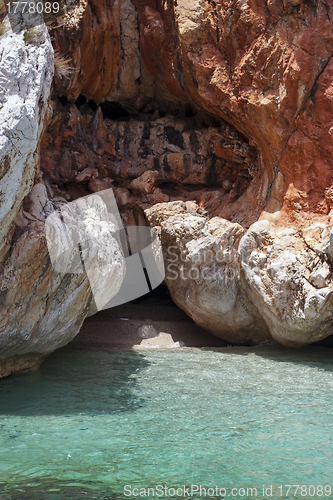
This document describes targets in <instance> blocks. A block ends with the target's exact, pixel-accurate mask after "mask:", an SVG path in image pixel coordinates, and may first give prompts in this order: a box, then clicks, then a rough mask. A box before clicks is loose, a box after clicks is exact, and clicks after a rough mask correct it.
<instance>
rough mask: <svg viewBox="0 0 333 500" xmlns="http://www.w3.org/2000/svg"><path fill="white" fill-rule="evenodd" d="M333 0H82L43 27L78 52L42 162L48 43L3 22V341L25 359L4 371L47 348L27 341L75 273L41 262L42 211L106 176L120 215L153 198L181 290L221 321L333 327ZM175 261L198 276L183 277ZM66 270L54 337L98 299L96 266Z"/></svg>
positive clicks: (214, 322) (136, 211) (299, 336)
mask: <svg viewBox="0 0 333 500" xmlns="http://www.w3.org/2000/svg"><path fill="white" fill-rule="evenodd" d="M332 7H333V2H332V0H318V1H316V2H315V1H313V0H309V1H307V2H305V1H304V2H303V1H296V2H294V1H284V2H280V1H275V0H269V1H266V0H258V1H256V2H253V1H252V0H245V1H243V2H238V3H235V2H230V1H229V0H217V1H211V0H195V1H188V0H177V2H176V1H175V0H166V1H163V2H159V1H155V0H132V1H131V0H126V1H122V2H118V1H113V0H112V1H111V2H107V1H106V0H78V1H77V6H76V8H75V9H73V10H72V11H71V12H70V13H69V14H68V16H67V17H66V18H65V19H61V20H58V21H54V22H52V23H51V25H50V26H49V29H50V32H51V35H52V37H53V39H54V45H55V48H56V50H57V51H58V53H60V55H61V54H62V55H63V56H65V57H67V58H68V60H69V65H70V68H69V69H68V71H64V72H61V71H58V73H57V75H56V78H55V92H56V93H57V94H58V96H59V99H60V101H61V102H62V104H63V105H62V104H60V103H59V99H58V97H57V96H56V95H53V109H52V116H51V113H50V116H51V121H50V123H49V124H48V126H47V130H46V132H45V133H44V134H43V140H42V142H41V144H40V151H41V161H40V171H39V172H38V173H37V170H38V167H37V155H36V153H35V151H36V147H37V144H38V138H39V135H40V133H41V130H42V128H43V126H44V125H45V126H46V120H45V112H46V101H47V99H48V93H49V87H50V78H51V73H50V71H48V70H47V68H49V57H51V47H50V43H49V41H48V39H46V40H45V41H42V40H40V41H39V42H38V43H32V44H27V43H26V42H24V40H23V38H22V37H21V38H19V36H18V35H15V36H14V35H12V34H6V35H4V36H3V37H0V43H1V44H2V45H4V52H3V54H4V56H3V68H4V71H3V72H2V73H1V74H0V84H1V86H2V92H1V99H3V101H1V103H2V105H3V106H2V108H1V109H0V113H2V114H3V123H6V126H5V127H4V128H3V133H2V137H3V141H2V142H1V143H0V146H1V144H2V146H1V148H2V150H1V151H3V153H1V155H2V156H1V170H0V177H1V178H2V180H1V183H2V194H3V197H2V199H1V200H0V201H1V205H0V215H1V222H2V225H1V231H2V233H1V234H2V237H3V238H2V243H1V245H2V253H1V254H0V257H1V261H2V262H3V267H2V269H3V270H4V271H3V272H5V273H7V274H4V275H3V279H2V285H1V286H2V295H1V297H2V298H1V300H3V303H4V309H3V311H4V312H3V313H1V314H3V316H2V318H3V319H2V323H1V325H2V326H1V327H0V328H3V330H0V331H1V332H2V331H5V330H6V328H7V327H8V330H6V331H8V332H12V341H8V342H9V343H8V346H7V348H8V349H9V351H8V354H6V356H7V355H8V356H11V358H10V359H12V360H15V361H6V365H5V362H4V361H3V362H2V366H3V367H4V366H6V368H3V373H10V371H11V370H15V369H16V368H17V369H19V367H20V369H21V368H22V366H23V367H28V366H36V365H37V364H38V362H39V361H38V360H39V359H41V358H42V354H40V355H35V351H33V352H32V351H30V352H29V353H28V352H27V351H26V350H24V345H27V346H28V345H30V344H29V342H30V341H31V339H30V337H29V335H32V334H31V332H34V333H33V335H34V336H35V337H36V339H37V338H38V337H39V335H41V331H42V330H40V329H39V328H40V326H39V325H42V324H43V321H44V322H47V321H51V320H50V318H51V317H53V318H55V315H53V316H52V314H53V313H51V311H52V307H53V306H52V304H53V305H54V307H55V305H56V304H59V303H60V299H59V296H60V295H61V293H60V291H61V290H64V289H63V288H62V286H63V285H62V283H63V281H60V282H59V280H58V277H56V276H55V275H54V274H52V273H53V272H54V271H51V270H50V269H49V268H48V267H47V254H46V247H45V240H44V236H43V234H42V233H43V227H44V226H43V225H44V220H45V217H46V216H47V215H48V214H49V213H51V212H52V210H53V209H54V207H55V206H58V205H59V204H62V203H66V202H71V201H73V200H77V199H79V198H80V197H84V196H86V195H88V194H91V193H98V192H99V191H102V190H105V189H113V190H114V193H115V195H116V198H117V201H118V204H119V206H120V208H121V212H122V217H123V220H124V221H125V222H126V223H128V224H130V225H133V224H145V223H146V220H145V217H144V215H143V210H146V214H147V215H146V217H147V219H148V220H149V222H150V224H151V225H152V226H154V227H156V228H157V230H158V231H160V234H161V238H162V242H163V245H164V253H165V258H166V259H167V258H168V257H170V255H169V254H168V248H169V246H170V245H171V246H175V247H176V249H175V255H176V257H177V266H178V267H177V269H176V270H177V273H178V278H177V280H172V279H171V277H170V275H167V283H168V286H169V288H170V290H171V293H172V295H173V297H174V300H175V301H176V302H177V304H178V305H179V306H180V307H182V308H183V309H184V310H186V312H187V313H188V314H189V315H191V316H192V317H193V318H194V319H195V321H196V322H198V323H199V324H200V325H203V326H204V327H206V328H207V329H208V330H209V331H211V332H213V333H214V334H215V335H217V336H220V337H223V338H225V339H227V340H228V341H229V342H231V343H236V342H240V343H258V342H261V341H262V340H265V339H266V340H267V339H271V338H273V339H275V340H276V341H278V342H280V343H283V344H286V345H303V344H306V343H311V342H314V341H316V340H319V339H321V338H324V337H326V336H327V335H330V334H331V333H333V332H332V328H331V323H332V322H331V316H332V313H331V311H332V304H331V302H332V299H331V286H332V285H331V276H332V274H331V271H332V265H333V237H332V220H331V209H332V207H333V191H332V182H333V180H332V173H333V163H332V162H333V160H332V154H331V153H332V144H333V142H332V140H333V139H332V138H333V134H332V124H333V106H332V99H333V97H332V96H333V93H332V88H331V87H332V71H333V63H332V55H333V25H332V22H333V21H332V20H331V18H332V15H331V12H332ZM13 37H14V38H13ZM7 38H8V40H9V38H11V41H12V42H13V43H11V45H10V46H9V45H8V44H7V42H6V40H7ZM6 51H7V52H6ZM6 54H7V56H8V57H7V56H6ZM0 66H1V64H0ZM51 66H52V64H51ZM37 67H38V71H36V68H37ZM32 81H33V82H34V84H33V85H31V86H29V85H27V82H32ZM23 101H25V103H26V108H24V107H23ZM38 105H39V108H38ZM23 109H24V110H25V111H24V113H26V115H24V114H23V116H22V111H20V110H23ZM16 110H18V112H16ZM8 131H9V133H8ZM11 131H13V133H12V132H11ZM26 137H29V140H28V141H27V140H26ZM11 141H12V142H11ZM18 150H19V151H20V152H21V153H22V155H21V156H20V155H19V154H16V151H18ZM37 151H38V149H37ZM35 174H36V175H35ZM33 184H34V188H33V190H32V191H31V193H30V194H29V196H28V197H27V198H26V199H25V201H24V204H23V210H22V211H20V209H21V205H22V202H23V198H24V197H25V196H26V195H28V193H29V191H30V190H31V188H32V186H33ZM14 219H15V225H13V224H12V223H13V221H14ZM258 221H259V222H258ZM205 250H207V252H206V254H207V256H208V257H207V259H208V263H207V265H206V263H205V262H202V260H200V259H201V258H202V254H205ZM37 255H39V256H42V258H40V259H39V260H36V262H34V261H33V259H37ZM217 256H221V259H222V260H221V261H219V260H218V259H217ZM182 257H183V259H184V261H182ZM173 258H175V256H173ZM13 259H14V261H15V263H16V264H17V266H16V267H15V269H14V267H11V266H13ZM31 259H32V260H31ZM178 260H179V263H178ZM45 266H46V267H45ZM182 268H183V270H184V272H186V273H189V272H190V271H191V272H192V274H193V279H192V280H191V282H190V281H189V280H187V281H186V280H184V279H183V278H179V275H180V271H181V269H182ZM22 269H24V271H22ZM28 270H29V273H30V274H29V279H27V272H28ZM173 270H174V271H175V268H173ZM206 271H207V275H206V274H204V275H203V276H202V275H201V273H202V272H204V273H205V272H206ZM216 271H218V272H217V273H216ZM197 273H199V275H198V276H197ZM228 273H229V278H230V277H231V276H232V277H233V278H232V279H229V278H228V279H226V276H228ZM120 274H121V273H120ZM220 274H222V275H223V277H222V278H220ZM207 276H208V279H206V277H207ZM80 279H81V281H80ZM57 280H58V281H57ZM64 280H65V278H64ZM66 280H69V281H68V283H67V281H66V283H67V285H66V287H65V289H66V291H67V292H68V295H66V297H67V299H66V300H67V302H66V307H65V309H64V315H63V316H61V314H60V316H59V321H60V323H59V324H61V325H63V324H65V323H66V322H68V324H69V329H68V331H67V330H66V328H65V327H63V326H61V328H62V330H61V331H62V334H61V335H63V337H61V340H60V341H59V345H62V342H65V338H67V336H69V335H70V333H69V331H71V335H72V334H74V332H75V331H78V329H79V326H80V324H81V322H82V320H83V318H84V316H85V315H86V314H87V312H88V310H89V309H90V305H91V304H90V302H91V291H90V292H89V290H88V288H87V282H86V280H85V278H84V277H83V276H81V278H80V277H79V276H78V275H76V276H75V277H72V278H69V277H68V276H67V277H66ZM22 283H23V285H25V286H26V288H25V287H24V286H23V285H22ZM28 283H30V288H29V286H28ZM31 283H39V284H41V286H40V287H39V286H37V285H36V287H34V288H33V290H31ZM7 285H8V286H7ZM9 286H11V287H12V288H13V290H14V289H16V292H14V291H12V292H11V293H12V295H8V297H10V300H11V302H8V301H7V300H9V299H7V294H9V292H8V290H9ZM15 287H16V288H15ZM57 290H58V291H59V294H60V295H57V293H58V292H57ZM23 291H24V292H25V295H24V293H23ZM21 292H22V294H21V295H20V293H21ZM15 293H17V297H20V300H17V299H16V298H15V297H16V295H15ZM63 293H64V292H63ZM101 293H102V292H101ZM89 294H90V296H89V297H88V295H89ZM23 296H25V297H26V298H25V301H24V302H23V305H22V304H21V302H20V301H22V300H23ZM50 297H53V298H52V299H50ZM57 297H58V298H57ZM6 301H7V302H6ZM29 301H32V302H31V303H32V304H33V307H32V312H31V316H29V314H30V313H29V312H28V311H27V310H26V309H25V310H24V307H25V304H28V303H29ZM76 301H77V302H76ZM79 302H80V304H81V305H80V307H78V309H77V310H76V312H75V313H74V312H73V311H74V310H75V307H76V304H77V303H79ZM18 304H21V305H18ZM43 304H44V305H43ZM45 304H46V305H45ZM71 304H72V307H71ZM89 304H90V305H89ZM43 308H44V309H43ZM54 310H55V309H54ZM15 311H16V312H15ZM47 311H50V313H49V316H48V312H47ZM66 311H67V312H66ZM20 315H21V316H20ZM68 315H70V318H69V317H68ZM24 318H26V319H24ZM28 318H29V320H28ZM36 318H38V321H37V320H36ZM44 318H45V319H44ZM47 318H49V319H47ZM36 321H37V322H36ZM20 322H21V323H20ZM18 324H20V325H21V326H20V328H18V327H16V326H15V325H18ZM54 325H55V323H54ZM70 325H72V326H70ZM15 328H16V329H15ZM52 328H53V330H52ZM50 331H53V332H55V326H52V327H50ZM19 332H25V333H24V334H22V335H23V336H21V337H20V335H21V333H19ZM29 332H30V333H29ZM66 332H67V333H66ZM1 335H2V333H1ZM41 337H42V335H41ZM8 338H9V337H8ZM15 339H16V340H15ZM11 342H12V346H11V345H10V343H11ZM15 345H16V346H18V345H19V346H20V347H19V350H17V351H15V349H16V347H15ZM32 345H35V344H33V343H31V346H32ZM36 345H37V344H36ZM54 347H55V344H52V349H53V348H54ZM10 349H13V350H12V351H11V350H10ZM29 349H30V347H29ZM38 352H39V351H38ZM45 352H46V351H43V353H45ZM17 353H19V354H17ZM43 355H44V354H43ZM15 356H16V357H15ZM18 356H19V357H18ZM29 356H30V358H29ZM28 359H30V361H27V360H28ZM36 360H37V361H36ZM11 363H12V364H11ZM29 363H30V365H29ZM10 366H12V368H10ZM15 367H16V368H15Z"/></svg>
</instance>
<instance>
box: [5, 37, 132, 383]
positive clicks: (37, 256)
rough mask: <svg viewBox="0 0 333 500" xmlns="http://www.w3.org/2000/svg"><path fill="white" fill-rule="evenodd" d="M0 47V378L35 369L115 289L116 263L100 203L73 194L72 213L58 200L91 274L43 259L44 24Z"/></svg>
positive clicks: (48, 71) (46, 210)
mask: <svg viewBox="0 0 333 500" xmlns="http://www.w3.org/2000/svg"><path fill="white" fill-rule="evenodd" d="M0 47H1V55H2V59H1V61H0V83H1V86H2V87H1V108H0V117H2V119H1V124H0V140H1V143H0V146H1V149H0V166H1V169H0V172H1V176H2V178H1V200H0V201H1V205H0V215H1V235H2V238H1V245H2V246H1V251H2V262H1V271H0V305H1V309H0V377H4V376H7V375H9V374H11V373H15V372H18V371H25V370H27V369H34V368H38V366H39V365H40V363H41V362H42V361H43V359H44V358H45V357H46V356H47V355H48V354H50V353H51V352H53V351H54V350H55V349H56V348H58V347H60V346H63V345H65V344H67V343H68V342H69V341H70V340H71V339H72V338H73V337H74V336H75V335H76V334H77V333H78V331H79V329H80V327H81V325H82V323H83V320H84V319H85V317H86V316H87V315H88V314H89V313H90V311H91V310H94V304H95V302H103V301H104V302H105V303H106V302H108V300H110V298H112V297H113V295H115V294H116V293H117V291H118V289H119V288H120V286H121V283H122V279H123V276H124V262H123V256H122V253H121V251H120V248H119V245H118V242H117V240H116V238H115V236H114V235H113V233H112V231H111V230H110V227H109V225H108V226H107V227H106V226H105V225H106V224H110V223H108V222H106V221H105V220H106V215H105V206H103V203H101V202H100V201H98V200H99V198H98V200H97V201H94V199H91V198H89V200H88V201H84V200H80V203H81V210H80V214H79V217H78V214H77V213H75V211H74V212H73V213H72V212H70V205H66V210H67V212H68V214H67V215H68V216H67V219H66V224H67V228H72V229H73V230H75V231H76V233H78V232H79V233H80V234H79V239H80V242H81V241H82V243H83V245H84V249H85V251H86V252H87V251H88V253H89V259H88V260H89V262H88V264H91V265H90V267H91V268H92V269H93V273H92V274H93V275H91V276H87V273H88V274H89V272H88V271H89V265H88V266H87V270H86V272H73V271H72V272H67V271H68V270H67V269H65V268H61V269H59V268H58V269H55V267H54V266H52V265H51V262H50V254H49V248H48V245H47V241H46V237H45V221H46V219H47V217H50V216H52V213H54V210H55V209H56V208H59V205H57V200H53V201H51V200H50V199H49V196H48V193H47V191H46V188H45V185H44V184H43V182H42V180H41V176H40V174H38V151H37V147H38V146H39V140H40V136H41V132H42V129H43V127H44V119H45V115H46V112H47V106H48V100H49V93H50V87H51V83H52V77H53V50H52V46H51V42H50V39H49V36H48V34H47V30H46V28H40V31H39V37H38V40H37V41H36V40H34V41H33V42H27V41H25V40H24V33H23V32H22V33H20V34H13V33H11V32H10V31H8V33H6V34H5V35H3V36H2V37H0ZM34 181H35V185H33V184H34ZM32 186H33V187H32ZM31 188H32V189H31ZM29 191H30V193H29ZM28 193H29V194H28ZM26 195H28V196H26ZM92 198H94V197H92ZM63 201H65V200H63ZM58 203H61V200H58ZM96 238H97V239H98V240H100V241H99V244H98V245H97V244H96ZM85 240H86V241H85ZM100 244H102V246H101V247H100V246H99V245H100ZM105 254H107V255H105ZM67 261H69V262H70V261H71V256H70V255H67ZM110 281H111V284H112V286H110ZM104 295H106V297H105V296H104Z"/></svg>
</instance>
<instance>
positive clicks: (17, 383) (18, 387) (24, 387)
mask: <svg viewBox="0 0 333 500" xmlns="http://www.w3.org/2000/svg"><path fill="white" fill-rule="evenodd" d="M148 365H149V362H148V361H147V360H146V359H145V358H144V356H143V355H141V354H140V353H139V352H137V351H130V350H128V351H97V350H96V351H95V350H66V349H63V350H59V351H56V352H55V353H53V354H52V355H51V356H50V357H49V358H47V359H46V361H45V362H44V363H43V364H42V366H41V368H40V369H39V370H38V371H35V372H31V373H28V374H24V375H16V376H13V377H10V378H8V379H3V380H0V417H1V415H20V416H33V415H62V416H66V415H68V416H70V415H73V414H81V413H82V414H88V415H90V416H93V415H95V414H96V415H98V414H100V413H122V412H133V411H135V410H136V409H138V408H139V407H141V406H142V405H143V404H144V400H143V399H142V398H141V397H140V396H139V390H138V388H137V381H136V375H137V374H138V372H140V371H141V370H144V369H145V368H147V367H148ZM135 392H136V393H135Z"/></svg>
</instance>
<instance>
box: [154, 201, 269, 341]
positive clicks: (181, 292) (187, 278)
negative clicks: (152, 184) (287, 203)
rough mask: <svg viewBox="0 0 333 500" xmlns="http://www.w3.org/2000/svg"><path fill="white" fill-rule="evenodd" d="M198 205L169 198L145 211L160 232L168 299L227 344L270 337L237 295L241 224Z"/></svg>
mask: <svg viewBox="0 0 333 500" xmlns="http://www.w3.org/2000/svg"><path fill="white" fill-rule="evenodd" d="M197 209H198V207H197V206H196V205H195V204H194V203H184V202H174V203H162V204H158V205H155V206H154V207H152V208H151V209H149V210H146V216H147V218H148V221H149V222H150V224H151V225H152V226H153V227H157V228H158V230H159V233H160V237H161V242H162V248H163V257H164V266H165V281H166V284H167V285H168V288H169V290H170V293H171V296H172V298H173V300H174V301H175V302H176V304H177V305H178V306H179V307H181V308H182V309H183V310H184V311H185V312H186V313H187V314H188V315H189V316H191V318H193V320H194V321H195V322H196V323H197V324H198V325H200V326H201V327H202V328H204V329H205V330H207V331H209V332H210V333H212V334H213V335H216V336H217V337H220V338H222V339H224V340H226V341H228V342H230V343H238V344H252V343H253V344H257V343H260V342H262V341H264V340H267V339H270V338H271V336H270V334H269V331H268V328H267V326H266V325H265V322H264V321H263V320H262V317H260V315H259V314H258V313H257V311H256V309H255V307H253V305H252V304H251V303H250V302H249V301H247V299H246V297H244V296H243V295H242V289H241V280H240V270H241V269H240V262H239V258H238V252H237V250H238V246H239V242H240V240H241V238H242V236H243V235H244V233H245V231H244V229H243V228H242V226H240V225H239V224H234V223H231V222H228V221H226V220H224V219H221V218H219V217H215V218H212V219H210V220H209V219H207V218H205V217H203V216H200V214H199V213H198V211H197Z"/></svg>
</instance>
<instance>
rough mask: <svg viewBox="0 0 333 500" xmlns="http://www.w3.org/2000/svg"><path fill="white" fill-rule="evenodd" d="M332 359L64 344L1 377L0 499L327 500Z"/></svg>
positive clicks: (305, 352)
mask: <svg viewBox="0 0 333 500" xmlns="http://www.w3.org/2000/svg"><path fill="white" fill-rule="evenodd" d="M332 354H333V351H332V350H329V349H323V348H315V347H312V348H311V347H308V348H306V349H284V348H276V347H258V348H223V349H214V350H213V349H175V350H151V351H130V350H129V351H98V350H70V349H66V350H60V351H58V352H56V353H54V354H53V355H52V356H50V357H49V358H48V359H47V360H46V361H45V362H44V363H43V365H42V367H41V369H40V370H39V371H37V372H32V373H29V374H24V375H17V376H14V377H10V378H8V379H4V380H1V381H0V498H1V499H5V500H7V499H10V500H14V499H31V500H38V499H42V500H49V499H50V500H51V499H57V500H58V499H59V500H71V499H120V498H121V499H125V498H144V497H145V498H148V497H149V498H153V497H155V498H163V499H164V498H195V499H197V498H214V499H216V498H230V499H232V498H237V499H239V498H246V499H248V498H251V499H253V498H255V499H263V498H267V499H271V498H273V499H278V500H280V499H282V498H284V499H285V498H289V499H304V498H306V499H309V498H315V499H316V500H317V499H318V498H333V460H332V458H333V457H332V455H333V421H332V413H333V412H332V410H333V358H332ZM288 485H291V487H289V486H288ZM200 488H201V490H200ZM288 488H289V490H288ZM140 495H141V496H140Z"/></svg>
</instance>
